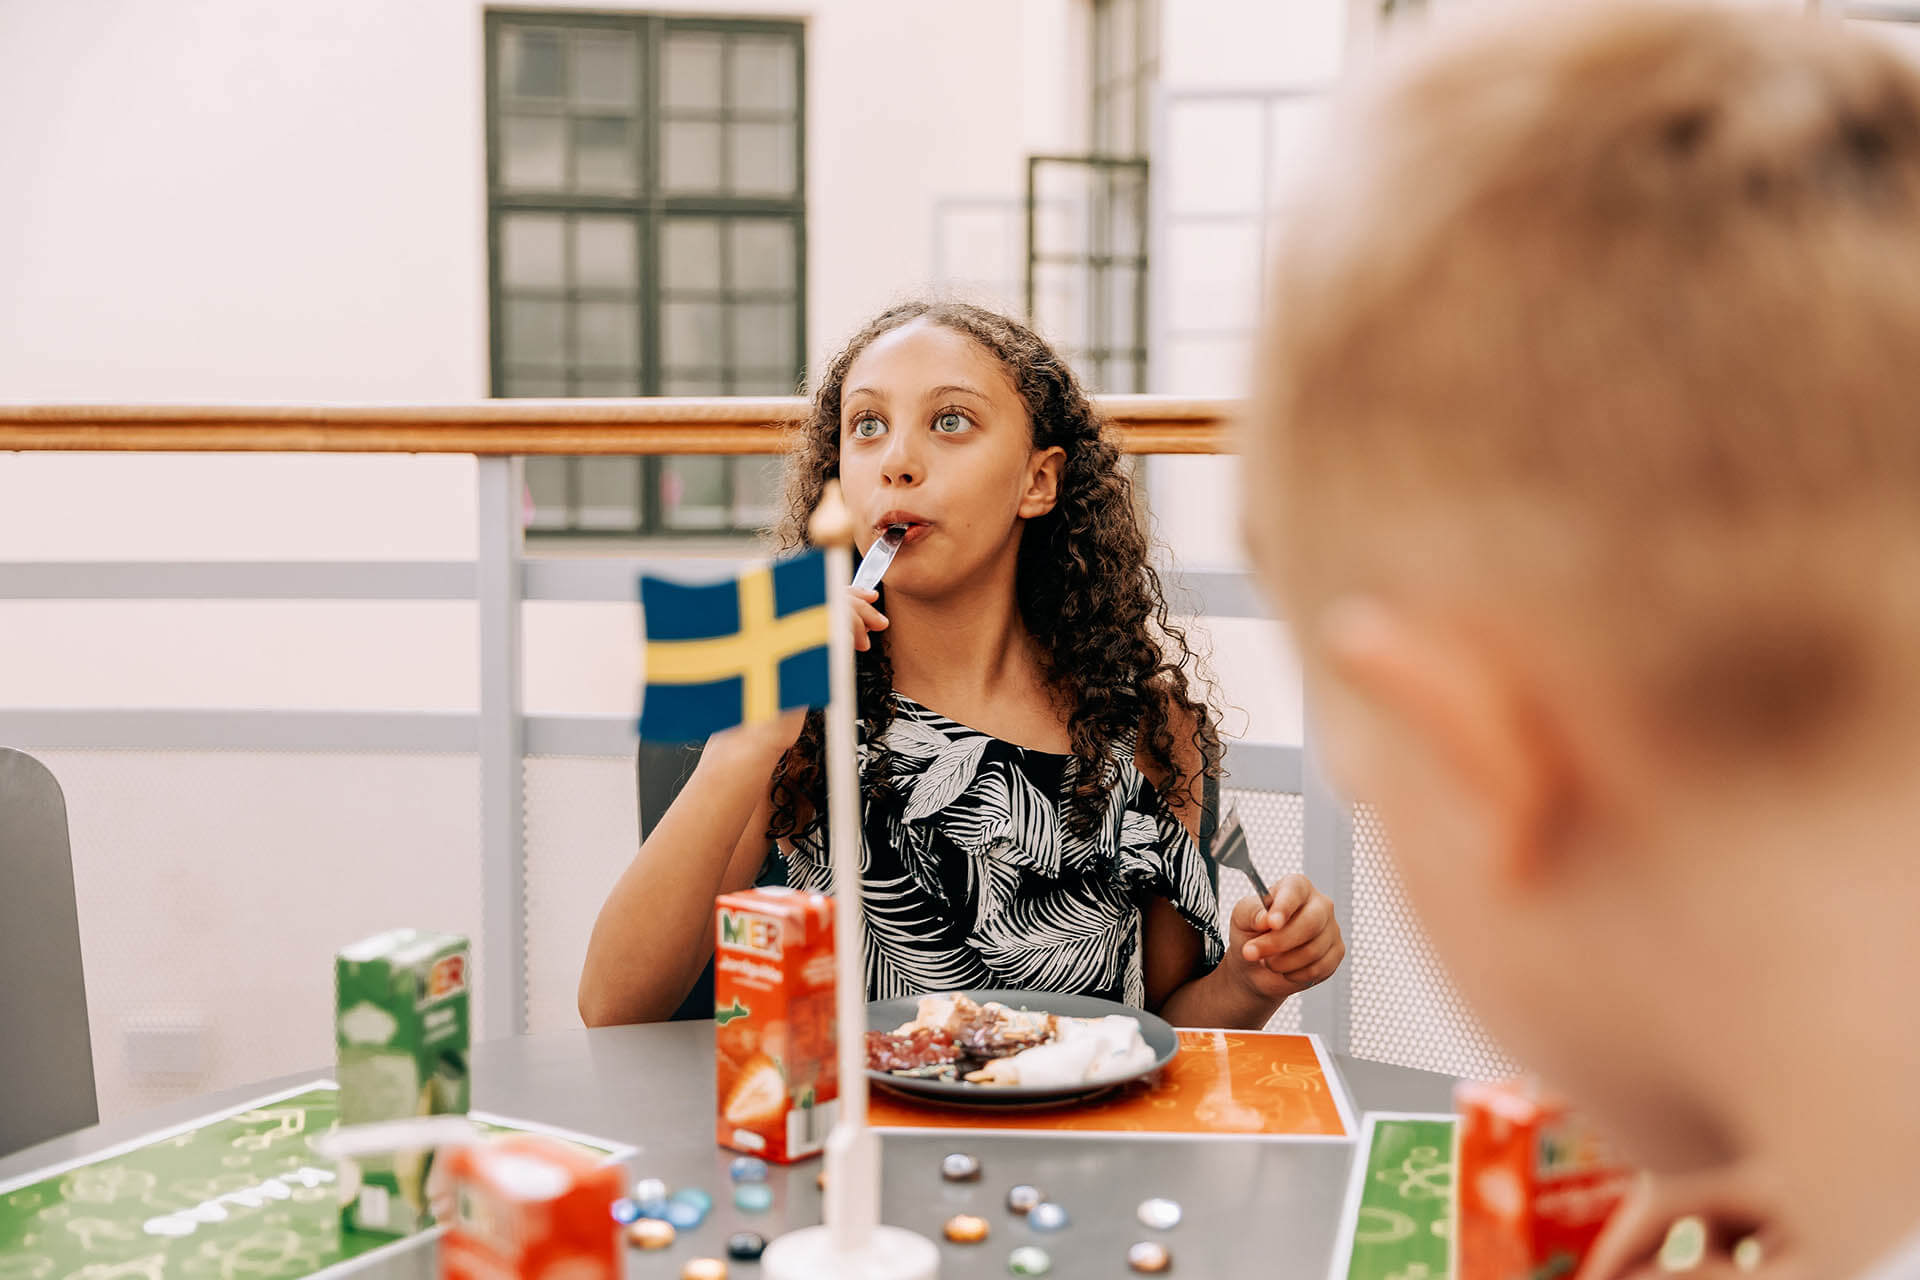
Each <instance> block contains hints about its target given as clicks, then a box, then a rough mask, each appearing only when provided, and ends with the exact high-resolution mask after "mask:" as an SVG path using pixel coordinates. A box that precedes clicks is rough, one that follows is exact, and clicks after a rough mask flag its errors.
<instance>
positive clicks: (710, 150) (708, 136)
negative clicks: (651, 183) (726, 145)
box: [660, 120, 720, 191]
mask: <svg viewBox="0 0 1920 1280" xmlns="http://www.w3.org/2000/svg"><path fill="white" fill-rule="evenodd" d="M661 135H662V136H661V141H660V145H661V148H662V151H661V156H660V166H661V178H662V181H663V182H665V184H666V187H667V190H669V191H718V190H719V189H720V126H719V125H717V124H704V123H698V122H688V121H684V120H682V121H678V122H672V123H669V124H668V125H667V126H666V127H665V128H664V129H662V130H661Z"/></svg>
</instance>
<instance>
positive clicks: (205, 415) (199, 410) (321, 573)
mask: <svg viewBox="0 0 1920 1280" xmlns="http://www.w3.org/2000/svg"><path fill="white" fill-rule="evenodd" d="M1097 404H1098V407H1099V408H1100V410H1101V411H1102V413H1103V414H1105V416H1106V417H1107V418H1108V420H1109V421H1110V422H1111V423H1112V424H1113V427H1114V430H1115V433H1116V435H1117V437H1118V440H1119V442H1120V444H1121V445H1122V447H1123V448H1125V449H1126V450H1128V451H1129V452H1132V453H1136V454H1206V453H1217V452H1224V451H1226V442H1227V438H1228V431H1229V424H1230V419H1231V416H1232V413H1233V408H1234V406H1233V404H1232V402H1230V401H1225V400H1218V399H1188V398H1172V397H1163V396H1108V397H1099V398H1097ZM807 412H808V404H807V402H806V401H804V400H801V399H797V398H781V399H716V400H661V399H649V400H619V401H612V400H609V401H581V400H566V401H528V400H508V401H483V402H475V403H468V404H454V405H439V406H429V405H334V406H313V405H303V406H230V405H221V406H187V405H170V406H155V405H102V406H83V405H45V406H41V405H12V406H4V405H0V451H23V450H80V451H131V452H292V453H302V452H350V453H394V452H407V453H454V454H472V455H475V457H476V460H477V474H476V484H477V488H478V493H477V498H478V502H477V512H478V515H477V530H476V532H477V539H478V540H477V546H476V555H475V558H474V560H473V561H471V562H467V561H381V562H365V563H362V562H344V561H337V562H315V561H299V562H262V561H243V560H237V561H217V562H179V561H174V562H147V561H139V562H99V561H73V562H55V561H41V562H10V563H9V562H0V600H210V599H213V600H274V601H286V600H336V601H337V600H357V601H365V600H377V601H423V600H436V601H467V600H471V601H475V602H476V603H477V612H478V622H477V630H478V646H479V659H480V662H479V684H480V688H479V691H478V692H479V697H478V712H477V714H474V713H465V712H424V711H391V710H380V709H377V708H368V709H364V710H360V709H356V710H350V711H295V710H206V709H194V710H189V709H144V710H119V709H80V708H49V709H38V710H6V709H0V741H9V742H18V743H21V744H23V745H35V746H39V747H43V748H76V749H86V748H114V749H148V750H158V749H171V750H253V751H327V750H350V751H430V752H453V753H461V754H465V753H472V754H474V755H476V756H477V757H478V760H479V765H480V805H481V814H480V823H479V829H480V840H481V848H480V876H481V888H482V911H481V937H480V939H479V941H480V944H481V948H482V955H483V956H485V957H486V963H487V964H488V966H489V967H490V968H491V969H492V971H493V974H494V975H495V976H494V978H493V980H491V981H489V982H487V983H486V984H485V985H484V986H483V987H482V988H481V992H480V998H481V999H482V1000H483V1001H484V1011H485V1016H486V1020H487V1024H488V1025H489V1026H491V1027H494V1028H511V1029H513V1030H515V1031H518V1030H522V1029H524V1028H525V1026H526V1017H527V1006H526V989H527V983H526V974H527V968H526V945H527V937H526V933H525V922H526V918H527V916H526V901H525V883H526V880H525V856H526V846H525V813H524V791H523V787H522V779H523V769H524V762H525V760H526V758H527V757H528V756H530V755H531V756H540V755H583V756H614V757H618V756H625V755H631V753H632V751H633V749H634V737H633V716H632V714H631V713H630V712H621V713H617V714H605V715H583V714H572V715H528V714H527V713H526V711H525V709H524V706H523V703H522V698H521V678H522V669H523V660H524V651H523V647H522V639H521V613H522V609H521V606H522V605H523V604H524V603H526V602H528V601H566V602H613V603H618V602H627V601H632V600H633V599H634V598H635V587H634V582H635V576H636V575H637V574H638V573H640V572H641V571H643V570H644V571H656V572H657V571H665V572H669V573H678V574H680V575H682V576H686V575H687V573H688V572H689V570H690V569H692V570H693V571H694V572H700V571H702V569H704V571H706V572H712V573H718V572H722V571H725V570H726V569H727V568H729V567H730V566H729V565H727V564H725V563H716V562H713V561H707V562H705V564H704V565H702V564H701V563H700V562H689V561H688V560H686V559H683V558H675V557H642V556H593V557H575V556H565V555H558V556H555V555H531V556H530V555H527V554H526V551H525V546H524V535H523V526H522V518H523V517H522V504H521V493H522V477H521V464H520V459H521V457H523V456H527V455H535V456H538V455H549V454H562V455H567V454H583V453H607V454H621V453H655V454H741V453H776V452H780V451H782V450H784V448H785V447H786V446H787V444H788V442H789V440H790V439H791V430H792V428H793V426H794V425H795V424H796V423H798V422H800V421H802V420H804V418H805V415H806V413H807ZM1178 583H1179V586H1180V587H1181V588H1183V592H1184V595H1185V596H1186V598H1187V602H1188V603H1189V604H1190V605H1191V608H1192V612H1193V613H1195V614H1196V615H1205V616H1212V617H1228V618H1235V617H1267V616H1270V615H1269V614H1268V612H1267V610H1266V608H1265V606H1264V604H1263V602H1262V601H1261V599H1260V596H1259V593H1258V591H1257V590H1255V589H1254V587H1253V585H1252V583H1251V582H1250V581H1249V580H1248V578H1247V575H1246V574H1245V573H1243V572H1240V571H1237V570H1231V569H1229V570H1220V571H1197V572H1196V571H1189V572H1186V573H1183V574H1180V575H1179V577H1178ZM1227 767H1228V769H1229V771H1230V773H1231V776H1232V779H1233V781H1232V783H1231V785H1232V786H1234V787H1237V788H1244V789H1249V790H1260V791H1284V792H1295V793H1299V794H1301V795H1302V796H1303V804H1304V812H1305V842H1304V853H1305V860H1306V871H1307V874H1308V875H1309V876H1311V877H1313V878H1314V879H1315V881H1316V883H1321V884H1323V885H1326V886H1329V887H1330V888H1331V887H1333V886H1339V885H1342V884H1345V883H1346V882H1347V881H1348V879H1349V877H1350V872H1349V870H1348V868H1347V866H1346V861H1347V859H1348V857H1349V854H1350V848H1351V832H1350V828H1349V827H1348V821H1347V817H1346V815H1345V812H1344V811H1343V810H1342V809H1341V807H1340V805H1339V804H1338V802H1337V801H1336V800H1335V799H1334V798H1333V796H1332V795H1331V793H1330V792H1329V791H1328V790H1327V789H1326V788H1325V787H1324V785H1322V783H1321V782H1320V780H1319V778H1318V776H1317V775H1316V774H1315V772H1314V771H1313V770H1312V769H1311V768H1309V767H1308V766H1307V763H1306V760H1305V756H1304V753H1303V750H1302V748H1300V747H1296V746H1292V745H1286V744H1269V743H1251V742H1235V743H1232V744H1230V746H1229V748H1228V756H1227ZM1306 1001H1307V1003H1306V1005H1305V1006H1304V1007H1303V1024H1304V1025H1306V1026H1307V1027H1308V1028H1309V1029H1312V1030H1316V1031H1319V1032H1321V1033H1322V1034H1324V1035H1326V1036H1327V1037H1328V1038H1329V1039H1330V1041H1331V1042H1332V1043H1333V1044H1334V1045H1336V1046H1344V1044H1345V1042H1346V1017H1347V1013H1346V990H1345V977H1344V971H1343V974H1342V975H1338V976H1337V977H1336V980H1334V981H1333V982H1330V983H1328V984H1326V985H1325V986H1323V987H1322V988H1321V989H1319V990H1317V991H1315V992H1312V993H1309V995H1308V996H1307V997H1306Z"/></svg>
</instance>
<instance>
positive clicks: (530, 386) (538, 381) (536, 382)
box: [503, 369, 567, 400]
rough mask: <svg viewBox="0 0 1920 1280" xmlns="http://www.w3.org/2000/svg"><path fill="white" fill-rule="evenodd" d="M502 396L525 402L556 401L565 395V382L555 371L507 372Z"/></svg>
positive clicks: (518, 370)
mask: <svg viewBox="0 0 1920 1280" xmlns="http://www.w3.org/2000/svg"><path fill="white" fill-rule="evenodd" d="M503 394H505V395H508V396H513V397H516V398H519V399H525V400H558V399H560V398H561V397H562V396H564V395H566V394H567V380H566V378H565V377H564V376H562V375H561V374H560V373H559V372H557V371H548V370H520V369H515V370H509V371H508V373H507V380H506V386H505V387H504V388H503Z"/></svg>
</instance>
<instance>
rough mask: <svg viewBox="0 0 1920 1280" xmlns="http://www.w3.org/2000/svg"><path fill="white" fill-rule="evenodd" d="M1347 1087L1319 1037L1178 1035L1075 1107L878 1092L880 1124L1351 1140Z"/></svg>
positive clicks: (875, 1112) (873, 1115) (874, 1105)
mask: <svg viewBox="0 0 1920 1280" xmlns="http://www.w3.org/2000/svg"><path fill="white" fill-rule="evenodd" d="M1352 1117H1353V1109H1352V1107H1351V1106H1350V1105H1349V1104H1348V1101H1347V1096H1346V1092H1345V1086H1344V1084H1342V1082H1341V1080H1340V1077H1339V1075H1338V1073H1337V1072H1335V1071H1333V1070H1332V1068H1331V1067H1330V1066H1329V1065H1328V1063H1327V1058H1326V1055H1325V1054H1324V1053H1323V1052H1322V1051H1321V1046H1320V1041H1319V1039H1318V1038H1317V1037H1315V1036H1303V1035H1276V1034H1269V1033H1267V1032H1263V1031H1182V1032H1180V1052H1179V1053H1177V1054H1175V1055H1174V1059H1173V1061H1172V1062H1170V1063H1168V1064H1167V1067H1166V1069H1165V1070H1164V1071H1162V1072H1160V1073H1159V1074H1158V1075H1157V1076H1152V1077H1149V1078H1148V1079H1146V1080H1137V1081H1135V1082H1133V1083H1132V1084H1129V1085H1125V1086H1123V1087H1122V1088H1120V1089H1118V1090H1116V1091H1115V1092H1113V1093H1109V1094H1104V1095H1102V1096H1101V1097H1099V1098H1097V1099H1095V1100H1094V1101H1092V1102H1088V1103H1086V1104H1084V1105H1079V1106H1061V1107H1049V1108H1045V1109H1037V1110H1032V1111H1021V1110H1002V1109H998V1108H993V1109H988V1108H974V1107H965V1106H942V1105H939V1104H936V1103H925V1102H921V1101H919V1100H918V1099H908V1098H906V1097H904V1096H902V1095H900V1094H896V1093H893V1092H890V1091H888V1090H886V1089H879V1088H876V1089H875V1090H874V1091H873V1093H872V1097H871V1100H870V1102H869V1104H868V1120H869V1122H870V1123H871V1124H872V1125H873V1127H874V1128H876V1129H965V1130H967V1131H969V1132H973V1133H981V1132H990V1131H992V1132H1004V1133H1035V1132H1046V1133H1058V1132H1070V1133H1077V1134H1085V1135H1088V1136H1093V1135H1099V1134H1108V1135H1116V1136H1125V1137H1152V1136H1155V1135H1160V1136H1165V1137H1182V1138H1292V1139H1319V1140H1327V1139H1332V1140H1335V1141H1343V1142H1344V1141H1348V1140H1350V1139H1351V1138H1352V1136H1353V1134H1354V1132H1355V1126H1354V1123H1353V1118H1352Z"/></svg>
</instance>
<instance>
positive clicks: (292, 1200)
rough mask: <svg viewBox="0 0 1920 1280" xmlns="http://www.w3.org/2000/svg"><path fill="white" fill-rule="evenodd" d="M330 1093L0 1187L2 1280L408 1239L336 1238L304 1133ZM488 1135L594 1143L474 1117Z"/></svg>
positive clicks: (217, 1269)
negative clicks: (516, 1134) (535, 1134)
mask: <svg viewBox="0 0 1920 1280" xmlns="http://www.w3.org/2000/svg"><path fill="white" fill-rule="evenodd" d="M337 1096H338V1095H337V1091H336V1090H335V1088H334V1086H333V1084H332V1082H330V1081H315V1082H314V1083H312V1084H308V1085H303V1086H301V1087H300V1088H299V1089H298V1090H295V1091H292V1092H290V1093H285V1094H280V1095H276V1096H274V1097H269V1098H262V1099H259V1100H257V1101H255V1102H251V1103H247V1104H244V1105H243V1106H241V1107H238V1108H235V1109H233V1110H230V1111H226V1112H222V1113H220V1114H218V1115H212V1116H208V1117H205V1118H204V1119H201V1120H198V1121H195V1122H193V1123H191V1124H188V1125H183V1126H180V1127H179V1128H175V1129H168V1130H163V1131H161V1132H159V1133H155V1134H150V1135H148V1136H146V1137H143V1138H140V1139H138V1140H136V1141H135V1142H132V1143H128V1144H126V1145H125V1146H122V1147H117V1148H113V1149H111V1150H109V1151H106V1152H102V1153H100V1154H98V1155H94V1156H89V1157H86V1158H85V1160H83V1161H77V1162H73V1163H71V1164H67V1165H60V1166H55V1167H53V1168H50V1169H45V1170H42V1171H40V1172H37V1173H32V1174H28V1175H26V1176H25V1177H24V1178H18V1179H15V1180H13V1181H12V1182H9V1183H5V1184H0V1280H283V1278H291V1277H296V1276H307V1275H312V1274H313V1273H315V1272H318V1271H324V1270H325V1269H327V1268H328V1267H331V1266H334V1265H336V1264H339V1263H342V1262H346V1261H348V1260H349V1259H352V1258H358V1257H361V1256H363V1255H365V1254H368V1253H371V1252H373V1251H375V1250H378V1249H382V1248H393V1247H404V1246H405V1245H406V1244H408V1243H410V1242H409V1241H398V1242H396V1241H394V1240H393V1239H391V1238H387V1237H378V1236H358V1235H351V1236H344V1237H343V1236H342V1234H341V1232H340V1228H339V1209H338V1206H337V1204H336V1201H335V1199H334V1184H335V1181H336V1174H335V1172H334V1165H333V1162H332V1161H330V1160H326V1159H322V1158H321V1157H319V1156H317V1155H315V1154H314V1152H313V1150H312V1147H311V1141H312V1139H314V1138H315V1137H317V1136H318V1135H320V1134H322V1133H325V1132H326V1131H327V1130H328V1129H330V1128H332V1127H333V1125H334V1122H335V1120H336V1118H337V1115H338V1107H337ZM473 1118H474V1120H475V1121H477V1122H479V1123H480V1124H481V1126H482V1127H483V1128H486V1129H489V1130H492V1131H499V1132H504V1131H510V1130H518V1131H526V1132H540V1133H547V1134H551V1135H553V1136H556V1137H562V1138H565V1139H567V1140H569V1141H573V1142H577V1143H580V1144H581V1145H583V1146H586V1147H588V1148H590V1149H592V1150H595V1151H600V1152H604V1153H605V1154H606V1155H607V1156H608V1158H610V1159H614V1158H619V1157H621V1156H624V1155H626V1154H628V1152H629V1151H630V1148H625V1147H621V1146H620V1145H618V1144H616V1143H610V1142H606V1141H603V1140H601V1139H597V1138H587V1137H583V1136H581V1135H579V1134H572V1133H562V1132H561V1131H559V1130H553V1129H547V1128H545V1127H543V1126H540V1125H535V1124H529V1123H526V1122H524V1121H517V1120H507V1119H504V1118H502V1117H498V1116H488V1115H484V1114H481V1113H475V1114H474V1116H473Z"/></svg>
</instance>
